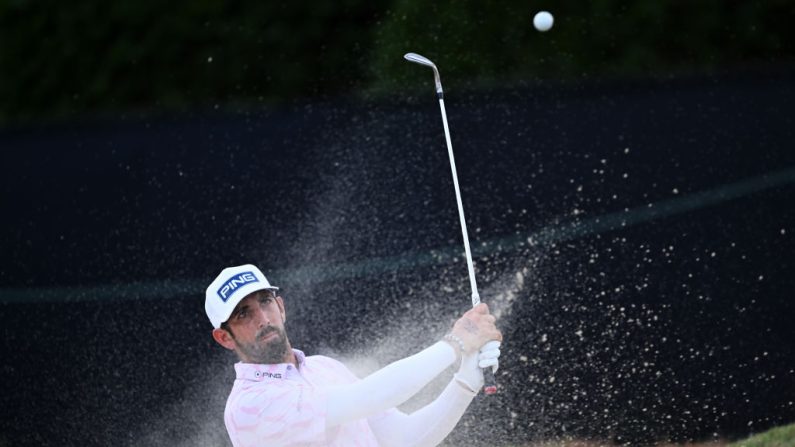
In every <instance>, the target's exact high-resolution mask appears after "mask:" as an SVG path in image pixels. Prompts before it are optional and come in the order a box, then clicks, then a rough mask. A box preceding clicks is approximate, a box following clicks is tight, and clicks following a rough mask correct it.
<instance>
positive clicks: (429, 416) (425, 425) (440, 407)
mask: <svg viewBox="0 0 795 447" xmlns="http://www.w3.org/2000/svg"><path fill="white" fill-rule="evenodd" d="M475 394H476V393H474V392H472V391H470V390H465V389H464V388H463V386H461V384H460V383H458V382H457V381H456V380H451V381H450V383H449V384H447V387H446V388H445V389H444V391H442V394H440V395H439V397H437V398H436V400H434V401H433V402H431V403H429V404H428V405H426V406H424V407H422V408H420V409H419V410H417V411H415V412H414V413H411V414H410V415H406V414H404V413H400V412H395V413H391V414H390V415H389V416H388V417H384V418H379V419H376V420H370V421H369V422H370V428H371V429H372V430H373V433H374V434H375V436H376V438H378V442H379V444H380V445H382V446H384V447H406V446H409V447H431V446H435V445H438V444H439V443H440V442H442V441H443V440H444V438H445V437H447V435H448V434H450V432H451V431H452V430H453V428H454V427H455V425H456V424H457V423H458V421H459V420H460V419H461V416H463V414H464V411H466V409H467V407H468V406H469V404H470V403H471V402H472V399H473V398H474V397H475Z"/></svg>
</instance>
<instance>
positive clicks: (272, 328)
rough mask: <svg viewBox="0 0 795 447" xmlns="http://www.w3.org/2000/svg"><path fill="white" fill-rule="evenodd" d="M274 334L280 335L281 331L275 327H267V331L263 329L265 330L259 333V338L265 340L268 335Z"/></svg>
mask: <svg viewBox="0 0 795 447" xmlns="http://www.w3.org/2000/svg"><path fill="white" fill-rule="evenodd" d="M272 332H275V333H277V334H278V333H279V330H278V329H276V328H275V327H273V326H268V327H266V328H265V329H263V330H261V331H259V332H257V338H258V339H263V338H265V337H267V336H268V335H270V334H271V333H272Z"/></svg>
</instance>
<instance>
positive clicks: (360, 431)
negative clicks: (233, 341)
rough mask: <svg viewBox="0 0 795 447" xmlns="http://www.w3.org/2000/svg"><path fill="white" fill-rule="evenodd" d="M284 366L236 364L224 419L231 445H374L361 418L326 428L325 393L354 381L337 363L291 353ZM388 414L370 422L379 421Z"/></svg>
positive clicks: (327, 358) (238, 446)
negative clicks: (293, 359) (294, 361)
mask: <svg viewBox="0 0 795 447" xmlns="http://www.w3.org/2000/svg"><path fill="white" fill-rule="evenodd" d="M293 352H294V353H295V357H296V359H297V360H298V369H296V368H295V366H294V365H292V364H289V363H281V364H277V365H260V364H252V363H236V364H235V372H236V373H237V379H236V380H235V383H234V385H233V386H232V392H231V393H230V395H229V399H228V400H227V401H226V411H225V412H224V421H225V423H226V429H227V431H228V432H229V437H230V438H231V439H232V444H233V445H234V446H235V447H250V446H274V447H275V446H318V447H319V446H346V447H348V446H362V447H369V446H378V441H377V440H376V437H375V435H374V434H373V432H372V430H371V429H370V425H369V424H368V422H367V419H360V420H358V421H353V422H349V423H347V424H342V425H339V426H337V427H334V429H332V430H326V400H327V394H326V389H327V388H328V387H329V386H334V385H345V384H349V383H352V382H355V381H357V380H359V379H358V378H357V377H356V376H355V375H354V374H353V373H352V372H350V370H348V368H346V367H345V366H344V365H343V364H342V363H340V362H338V361H336V360H334V359H331V358H329V357H324V356H320V355H315V356H310V357H307V356H306V355H304V353H303V352H301V351H299V350H297V349H293ZM390 411H397V410H394V409H393V410H388V411H386V412H383V413H381V414H379V415H376V416H373V417H371V418H370V419H373V418H381V417H385V416H387V415H388V414H389V412H390Z"/></svg>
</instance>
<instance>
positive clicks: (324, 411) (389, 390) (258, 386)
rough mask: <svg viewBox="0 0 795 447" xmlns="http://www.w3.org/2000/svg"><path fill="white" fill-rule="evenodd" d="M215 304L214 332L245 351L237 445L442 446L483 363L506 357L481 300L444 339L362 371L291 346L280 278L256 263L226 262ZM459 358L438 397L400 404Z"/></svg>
mask: <svg viewBox="0 0 795 447" xmlns="http://www.w3.org/2000/svg"><path fill="white" fill-rule="evenodd" d="M205 310H206V311H207V316H208V317H209V318H210V322H211V323H212V325H213V326H214V328H215V329H213V333H212V334H213V339H215V341H217V342H218V344H220V345H221V346H223V347H224V348H227V349H230V350H232V351H234V352H235V353H236V354H237V356H238V357H239V358H240V362H239V363H236V364H235V372H236V376H237V378H236V380H235V382H234V384H233V386H232V391H231V393H230V395H229V399H228V400H227V403H226V411H225V412H224V421H225V423H226V429H227V431H228V432H229V437H230V438H231V440H232V444H234V445H235V447H244V446H246V447H247V446H274V447H275V446H346V447H347V446H401V447H405V446H435V445H437V444H439V443H440V442H442V440H443V439H444V438H445V437H446V436H447V435H448V434H449V433H450V431H451V430H452V429H453V427H455V425H456V423H457V422H458V420H459V419H460V418H461V415H463V413H464V411H465V410H466V408H467V406H468V405H469V403H470V402H472V399H473V398H474V397H475V395H476V394H477V393H478V391H479V390H480V388H481V387H482V386H483V373H482V371H481V368H483V367H491V366H495V367H496V366H497V365H498V359H499V354H500V351H499V341H501V340H502V334H501V333H500V331H499V330H497V328H496V327H495V325H494V322H495V318H494V316H493V315H490V314H489V310H488V307H487V306H486V305H485V304H480V305H478V306H477V307H475V308H473V309H471V310H469V311H467V312H466V313H465V314H464V315H463V316H462V317H461V318H460V319H459V320H458V321H456V323H455V324H454V325H453V328H452V330H451V331H450V333H449V334H447V335H446V336H445V338H444V339H443V340H441V341H438V342H436V343H434V344H433V345H431V346H429V347H428V348H426V349H424V350H422V351H420V352H418V353H417V354H414V355H412V356H410V357H407V358H404V359H402V360H398V361H396V362H394V363H392V364H390V365H388V366H386V367H384V368H382V369H380V370H378V371H376V372H374V373H373V374H371V375H369V376H368V377H366V378H364V379H359V378H357V377H356V376H355V375H354V374H353V373H351V372H350V371H349V370H348V368H346V367H345V366H344V365H343V364H342V363H340V362H338V361H336V360H334V359H331V358H329V357H324V356H319V355H315V356H306V355H304V353H303V352H301V351H299V350H298V349H294V348H293V347H292V346H291V344H290V340H289V338H288V337H287V332H286V331H285V322H286V321H287V312H286V311H285V307H284V301H283V300H282V297H281V296H279V294H278V288H277V287H274V286H271V284H270V283H269V282H268V280H267V279H266V278H265V275H263V274H262V272H261V271H260V270H259V269H258V268H257V267H255V266H253V265H241V266H237V267H231V268H227V269H224V270H223V271H222V272H221V274H220V275H218V277H217V278H216V279H215V280H214V281H213V282H212V284H210V286H209V287H208V288H207V293H206V297H205ZM489 342H491V343H489ZM487 343H488V344H487ZM484 346H486V347H485V348H484ZM451 365H457V366H458V371H457V372H456V373H455V375H454V377H453V380H451V381H450V383H449V384H448V385H447V387H446V388H445V389H444V391H442V393H441V394H440V395H439V396H438V397H437V398H436V400H434V401H433V402H431V403H430V404H428V405H426V406H425V407H423V408H421V409H419V410H417V411H415V412H413V413H411V414H406V413H403V412H402V411H400V410H398V409H396V408H395V407H396V406H397V405H399V404H401V403H403V402H405V401H406V400H408V399H409V398H410V397H411V396H413V395H414V394H415V393H417V392H418V391H419V390H420V389H422V388H423V387H424V386H425V385H426V384H427V383H428V382H430V381H431V380H432V379H433V378H434V377H436V376H437V375H439V374H440V373H441V372H443V371H444V370H445V369H447V368H448V367H449V366H451Z"/></svg>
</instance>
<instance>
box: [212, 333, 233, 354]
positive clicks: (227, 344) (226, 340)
mask: <svg viewBox="0 0 795 447" xmlns="http://www.w3.org/2000/svg"><path fill="white" fill-rule="evenodd" d="M213 340H215V341H216V342H218V344H219V345H221V346H223V347H224V348H226V349H229V350H231V351H233V350H234V349H235V339H234V338H232V334H230V333H229V332H227V331H226V330H225V329H220V328H219V329H213Z"/></svg>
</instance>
